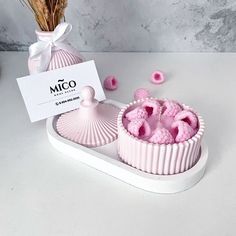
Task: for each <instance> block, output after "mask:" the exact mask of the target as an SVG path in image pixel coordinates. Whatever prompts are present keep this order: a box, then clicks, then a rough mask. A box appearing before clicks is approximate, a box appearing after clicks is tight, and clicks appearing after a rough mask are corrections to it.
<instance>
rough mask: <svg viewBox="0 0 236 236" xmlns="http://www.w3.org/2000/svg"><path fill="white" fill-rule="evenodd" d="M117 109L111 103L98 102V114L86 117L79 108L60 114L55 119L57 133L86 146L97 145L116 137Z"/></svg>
mask: <svg viewBox="0 0 236 236" xmlns="http://www.w3.org/2000/svg"><path fill="white" fill-rule="evenodd" d="M118 112H119V109H118V108H117V107H115V106H113V105H111V104H100V105H99V114H101V115H96V116H93V115H92V114H91V116H90V117H89V118H88V117H86V116H85V115H83V113H81V112H80V109H78V110H74V111H71V112H68V113H65V114H63V115H61V116H60V117H59V119H58V121H57V124H56V128H57V131H58V133H59V134H60V135H61V136H63V137H64V138H66V139H69V140H71V141H73V142H76V143H79V144H82V145H84V146H87V147H98V146H102V145H105V144H107V143H111V142H112V141H114V140H115V139H117V116H118Z"/></svg>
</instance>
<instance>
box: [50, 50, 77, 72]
mask: <svg viewBox="0 0 236 236" xmlns="http://www.w3.org/2000/svg"><path fill="white" fill-rule="evenodd" d="M81 62H82V59H81V58H80V57H78V56H76V55H73V54H71V53H69V52H67V51H64V50H61V49H60V50H56V51H53V52H52V56H51V61H50V63H49V66H48V70H54V69H58V68H61V67H66V66H71V65H74V64H78V63H81Z"/></svg>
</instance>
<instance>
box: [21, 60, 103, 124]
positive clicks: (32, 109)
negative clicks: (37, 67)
mask: <svg viewBox="0 0 236 236" xmlns="http://www.w3.org/2000/svg"><path fill="white" fill-rule="evenodd" d="M17 82H18V85H19V88H20V91H21V94H22V96H23V99H24V102H25V105H26V108H27V111H28V114H29V117H30V120H31V122H34V121H38V120H42V119H45V118H48V117H50V116H54V115H58V114H61V113H64V112H67V111H71V110H74V109H76V108H78V107H79V104H80V100H81V97H80V93H81V89H82V88H83V87H84V86H87V85H90V86H92V87H93V88H94V89H95V98H96V99H97V100H98V101H102V100H104V99H105V98H106V97H105V94H104V91H103V88H102V85H101V82H100V80H99V77H98V73H97V69H96V66H95V63H94V61H87V62H84V63H80V64H76V65H72V66H68V67H64V68H60V69H57V70H52V71H47V72H43V73H39V74H34V75H30V76H25V77H21V78H18V79H17Z"/></svg>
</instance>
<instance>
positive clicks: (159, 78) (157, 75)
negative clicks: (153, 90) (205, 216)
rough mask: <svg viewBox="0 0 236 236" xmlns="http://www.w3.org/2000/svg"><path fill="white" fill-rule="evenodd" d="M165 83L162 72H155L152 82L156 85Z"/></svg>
mask: <svg viewBox="0 0 236 236" xmlns="http://www.w3.org/2000/svg"><path fill="white" fill-rule="evenodd" d="M164 81H165V76H164V74H163V72H161V71H158V70H157V71H154V72H153V73H152V76H151V82H152V83H154V84H162V83H163V82H164Z"/></svg>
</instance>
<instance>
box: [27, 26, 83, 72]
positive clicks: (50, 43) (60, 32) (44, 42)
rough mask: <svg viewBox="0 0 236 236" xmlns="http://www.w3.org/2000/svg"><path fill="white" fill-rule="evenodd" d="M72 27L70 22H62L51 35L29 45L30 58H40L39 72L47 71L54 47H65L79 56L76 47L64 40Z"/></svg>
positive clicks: (64, 48)
mask: <svg viewBox="0 0 236 236" xmlns="http://www.w3.org/2000/svg"><path fill="white" fill-rule="evenodd" d="M71 29H72V25H71V24H68V23H65V22H64V23H61V24H59V25H57V27H56V28H55V30H54V31H53V32H52V35H51V37H49V38H48V37H47V38H46V39H40V40H39V41H38V42H36V43H34V44H32V45H31V46H30V47H29V57H30V59H35V58H37V59H39V68H38V72H43V71H46V70H47V68H48V65H49V63H50V60H51V52H52V49H53V48H57V49H63V50H65V51H67V52H70V53H71V54H73V55H77V56H79V52H77V51H76V50H75V49H74V48H72V47H71V46H70V45H69V44H68V43H66V42H64V41H65V39H66V38H67V36H68V35H69V33H70V31H71Z"/></svg>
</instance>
